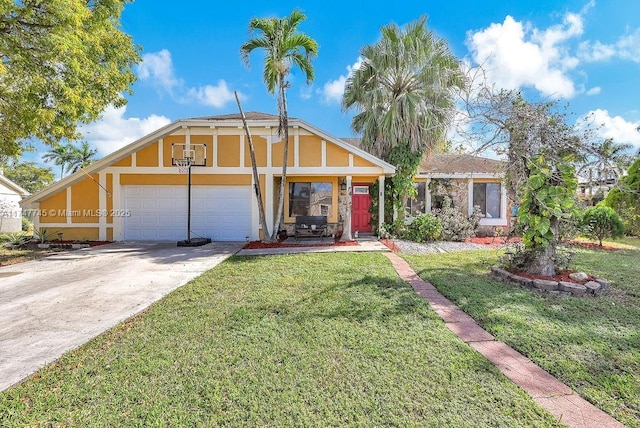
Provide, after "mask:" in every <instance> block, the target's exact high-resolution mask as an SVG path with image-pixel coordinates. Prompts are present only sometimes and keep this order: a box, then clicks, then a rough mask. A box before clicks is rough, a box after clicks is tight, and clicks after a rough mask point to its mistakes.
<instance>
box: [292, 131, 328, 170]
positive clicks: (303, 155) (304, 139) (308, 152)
mask: <svg viewBox="0 0 640 428" xmlns="http://www.w3.org/2000/svg"><path fill="white" fill-rule="evenodd" d="M298 145H299V147H300V155H299V156H300V157H299V159H298V162H299V164H300V166H303V167H314V166H315V167H319V166H322V140H321V139H320V138H319V137H316V136H315V135H313V136H308V135H303V136H300V138H299V142H298Z"/></svg>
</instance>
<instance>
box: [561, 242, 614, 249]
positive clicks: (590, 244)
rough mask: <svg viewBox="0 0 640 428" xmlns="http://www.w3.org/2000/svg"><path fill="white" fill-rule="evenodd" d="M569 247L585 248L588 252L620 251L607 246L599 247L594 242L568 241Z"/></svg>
mask: <svg viewBox="0 0 640 428" xmlns="http://www.w3.org/2000/svg"><path fill="white" fill-rule="evenodd" d="M569 245H573V246H574V247H580V248H586V249H588V250H605V251H620V250H621V248H616V247H611V246H609V245H603V246H600V245H599V244H596V243H595V242H581V241H569Z"/></svg>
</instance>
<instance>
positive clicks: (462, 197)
mask: <svg viewBox="0 0 640 428" xmlns="http://www.w3.org/2000/svg"><path fill="white" fill-rule="evenodd" d="M505 169H506V164H505V162H502V161H499V160H495V159H489V158H484V157H480V156H473V155H470V154H437V155H433V156H431V157H428V158H425V159H424V160H423V161H422V163H421V164H420V167H419V170H418V173H417V174H416V176H415V179H414V181H415V185H416V190H417V196H416V198H415V199H413V200H410V201H408V203H407V207H406V208H407V211H409V212H410V213H411V214H413V215H416V214H418V213H423V212H430V211H431V210H432V209H437V208H441V207H442V202H443V200H444V198H445V197H446V196H448V197H450V198H451V200H452V202H453V205H454V206H456V207H458V208H460V209H461V210H462V211H463V212H464V213H465V214H467V215H468V214H469V213H471V212H473V209H474V206H478V207H479V208H480V212H481V214H482V218H481V219H480V231H481V232H484V233H488V234H491V233H493V229H495V228H496V227H502V228H506V227H509V225H510V216H511V210H510V209H509V206H508V205H509V203H508V199H507V188H506V186H505V184H504V178H505Z"/></svg>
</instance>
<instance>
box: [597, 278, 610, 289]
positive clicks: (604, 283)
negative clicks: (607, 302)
mask: <svg viewBox="0 0 640 428" xmlns="http://www.w3.org/2000/svg"><path fill="white" fill-rule="evenodd" d="M594 281H595V282H597V283H598V284H600V285H601V286H602V288H601V291H607V290H608V289H609V285H610V284H609V282H608V281H607V280H604V279H602V278H596V279H595V280H594Z"/></svg>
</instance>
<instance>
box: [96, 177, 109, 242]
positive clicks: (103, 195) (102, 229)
mask: <svg viewBox="0 0 640 428" xmlns="http://www.w3.org/2000/svg"><path fill="white" fill-rule="evenodd" d="M98 182H99V183H100V187H99V188H98V189H97V190H98V208H99V209H100V217H98V223H99V229H98V239H99V240H100V241H106V240H107V216H106V215H102V214H104V213H106V212H107V191H106V190H104V189H106V188H107V174H105V173H104V172H100V173H99V174H98Z"/></svg>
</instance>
